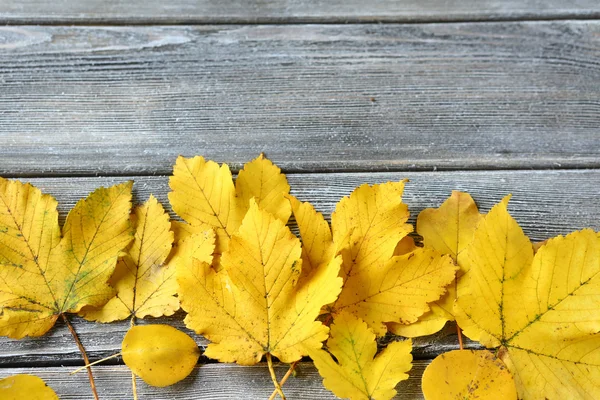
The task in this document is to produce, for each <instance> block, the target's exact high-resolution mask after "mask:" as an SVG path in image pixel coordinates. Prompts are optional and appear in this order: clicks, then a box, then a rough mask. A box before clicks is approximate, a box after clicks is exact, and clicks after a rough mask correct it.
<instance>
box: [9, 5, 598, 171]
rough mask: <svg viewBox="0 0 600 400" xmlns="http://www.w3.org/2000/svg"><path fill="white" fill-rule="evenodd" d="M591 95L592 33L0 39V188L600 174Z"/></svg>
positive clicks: (291, 28) (15, 30)
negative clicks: (43, 180)
mask: <svg viewBox="0 0 600 400" xmlns="http://www.w3.org/2000/svg"><path fill="white" fill-rule="evenodd" d="M44 3H46V2H44ZM47 3H48V4H63V3H64V2H57V3H55V2H47ZM163 3H164V4H167V3H168V2H166V3H165V2H163ZM363 3H365V4H366V3H368V2H363ZM421 3H423V2H421ZM467 3H469V2H467ZM535 3H536V4H539V3H540V2H535ZM2 4H3V7H7V4H11V2H9V3H6V2H2ZM12 4H17V3H12ZM19 4H23V3H22V2H19ZM30 4H38V3H37V2H30ZM39 4H41V3H39ZM73 4H75V3H73ZM118 4H123V5H125V4H131V5H132V7H133V6H134V4H135V3H130V2H118ZM286 4H287V3H286ZM323 4H325V3H323ZM398 4H400V2H399V3H398ZM548 4H549V3H548ZM581 4H584V3H581ZM15 7H16V6H15ZM136 7H138V6H137V5H136ZM49 18H50V17H49ZM598 82H600V22H599V21H566V22H565V21H560V22H559V21H556V22H514V23H459V24H416V25H397V24H382V25H369V24H366V25H361V24H358V25H259V26H252V25H249V26H220V25H218V26H195V27H191V26H170V27H166V26H155V27H89V26H87V27H39V26H20V27H1V28H0V132H1V135H2V146H1V147H0V160H1V162H0V175H4V176H6V175H10V176H40V175H95V174H102V175H126V174H132V175H135V174H142V175H143V174H166V173H169V171H170V170H171V165H172V163H173V161H174V159H175V157H176V156H177V155H178V154H184V155H193V154H204V155H206V156H208V157H210V158H212V159H216V160H219V161H228V162H231V163H233V165H234V167H238V166H239V165H240V164H241V163H243V162H245V161H247V160H249V159H251V158H253V157H254V156H255V155H256V154H258V153H259V152H260V151H264V152H266V153H267V154H268V156H269V157H270V158H271V159H272V160H273V161H275V162H276V163H278V164H279V165H280V166H281V167H283V169H284V170H286V171H312V172H315V171H385V170H423V169H436V168H437V169H485V168H492V169H499V168H502V169H504V168H573V167H600V145H599V142H600V140H599V137H598V126H600V101H599V99H600V85H599V84H598Z"/></svg>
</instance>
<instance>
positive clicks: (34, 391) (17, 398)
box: [0, 374, 58, 400]
mask: <svg viewBox="0 0 600 400" xmlns="http://www.w3.org/2000/svg"><path fill="white" fill-rule="evenodd" d="M0 399H2V400H25V399H27V400H58V396H57V395H56V393H55V392H54V390H52V389H51V388H50V387H49V386H48V385H46V382H44V381H43V380H42V379H41V378H38V377H37V376H35V375H26V374H18V375H12V376H9V377H7V378H4V379H0Z"/></svg>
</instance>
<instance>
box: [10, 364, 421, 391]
mask: <svg viewBox="0 0 600 400" xmlns="http://www.w3.org/2000/svg"><path fill="white" fill-rule="evenodd" d="M428 363H429V362H428V361H415V362H414V363H413V368H412V370H411V371H410V372H409V379H408V380H406V381H402V382H400V383H399V384H398V386H397V387H396V390H397V391H398V395H397V396H396V397H395V398H396V399H403V400H413V399H415V400H416V399H422V398H423V395H422V393H421V375H422V374H423V370H424V369H425V367H426V366H427V365H428ZM93 368H94V378H95V381H96V385H97V387H98V395H99V396H100V398H101V399H131V398H133V396H132V390H131V373H130V372H129V370H128V369H127V367H125V366H95V367H93ZM287 368H288V367H287V365H282V364H279V365H276V367H275V372H276V374H277V376H278V377H282V376H283V375H284V374H285V372H286V371H287ZM73 369H74V368H60V367H53V368H12V369H0V378H4V377H6V376H9V375H13V374H18V373H21V374H34V375H37V376H39V377H41V378H42V379H44V380H45V381H46V383H47V384H48V385H49V386H50V387H52V388H53V389H54V390H55V391H56V393H57V394H58V395H59V397H60V399H61V400H68V399H88V398H91V391H90V388H89V383H88V378H87V375H86V374H85V372H80V373H79V375H76V376H73V375H69V372H71V371H72V370H73ZM137 382H138V383H137V388H138V395H139V398H140V399H144V400H150V399H156V400H164V399H177V400H185V399H189V400H192V399H194V400H198V399H207V400H208V399H210V400H215V399H266V398H268V397H269V395H270V394H271V393H272V392H273V382H272V381H271V378H270V376H269V371H268V369H267V366H266V365H265V364H258V365H256V366H251V367H250V366H238V365H235V364H207V365H200V366H198V367H197V368H196V369H195V370H194V371H193V372H192V374H191V375H190V376H188V377H187V378H186V379H184V380H183V381H181V382H179V383H176V384H175V385H173V386H169V387H166V388H156V387H151V386H148V385H146V384H145V383H144V382H143V381H141V379H139V378H138V380H137ZM283 389H284V392H285V394H286V396H287V397H288V398H289V399H290V400H292V399H310V400H313V399H314V400H320V399H336V397H335V396H334V395H333V394H332V393H331V392H329V391H328V390H326V389H325V388H324V387H323V380H322V378H321V377H320V376H319V373H318V372H317V370H316V369H315V367H314V366H313V365H312V364H311V363H301V364H299V368H298V374H297V376H296V377H291V378H290V379H289V380H288V381H287V382H286V384H285V385H284V386H283Z"/></svg>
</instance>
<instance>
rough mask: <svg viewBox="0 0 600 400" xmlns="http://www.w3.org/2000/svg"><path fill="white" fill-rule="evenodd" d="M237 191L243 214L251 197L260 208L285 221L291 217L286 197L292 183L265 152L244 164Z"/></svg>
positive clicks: (237, 182)
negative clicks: (289, 183) (267, 157)
mask: <svg viewBox="0 0 600 400" xmlns="http://www.w3.org/2000/svg"><path fill="white" fill-rule="evenodd" d="M235 192H236V195H237V198H238V200H239V201H240V206H239V207H240V210H241V215H242V216H243V215H245V214H246V212H247V211H248V208H249V207H250V199H255V200H256V202H257V203H258V205H259V206H260V208H262V209H263V210H265V211H266V212H268V213H270V214H272V215H273V216H275V217H276V218H278V219H280V220H281V221H282V222H283V223H286V222H287V221H288V219H289V218H290V215H291V213H292V211H291V209H290V203H289V202H288V201H287V200H286V198H285V197H284V196H285V195H286V194H288V193H289V192H290V185H288V182H287V179H286V177H285V175H283V174H282V173H281V169H279V167H277V166H276V165H274V164H273V163H272V162H271V161H269V160H268V159H266V158H265V156H264V155H263V154H261V155H260V156H258V157H257V158H255V159H254V160H252V161H250V162H249V163H246V164H245V165H244V169H243V170H241V171H240V173H239V174H238V177H237V179H236V180H235Z"/></svg>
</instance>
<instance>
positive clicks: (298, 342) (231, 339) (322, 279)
mask: <svg viewBox="0 0 600 400" xmlns="http://www.w3.org/2000/svg"><path fill="white" fill-rule="evenodd" d="M213 246H214V236H212V234H211V233H210V231H206V232H202V233H200V234H197V235H195V236H191V237H189V238H188V239H186V240H185V241H184V242H183V244H182V249H181V252H180V254H179V255H178V257H177V259H176V265H177V280H178V283H179V287H180V288H179V295H180V300H181V305H182V308H183V309H184V310H186V311H187V312H188V315H187V317H186V319H185V323H186V325H187V326H188V327H189V328H191V329H194V330H195V331H196V332H197V333H199V334H202V335H204V336H205V337H206V338H208V339H209V340H210V341H211V342H212V343H211V344H209V345H208V347H207V349H206V352H205V354H206V355H207V356H208V357H211V358H215V359H218V360H220V361H223V362H237V363H239V364H244V365H252V364H256V363H257V362H259V361H260V359H261V357H262V356H263V355H265V354H266V355H268V356H270V355H273V356H276V357H278V358H279V359H280V360H281V361H283V362H288V363H289V362H293V361H296V360H298V359H300V358H301V357H302V356H303V355H306V350H305V349H306V348H320V347H321V342H322V341H323V340H325V339H326V338H327V333H328V328H327V327H326V326H324V325H323V324H322V323H321V322H318V321H315V319H316V317H317V316H318V315H319V310H320V309H321V307H322V306H323V305H325V304H327V303H330V302H332V301H334V300H335V298H336V296H337V294H338V293H339V290H340V287H341V280H340V279H339V278H338V277H337V275H338V271H339V261H338V262H337V263H335V262H332V263H328V264H326V265H325V266H324V267H323V268H319V269H317V270H316V271H314V272H313V273H312V274H311V276H310V278H307V279H304V280H303V281H302V282H298V280H299V278H300V275H301V270H302V260H301V247H300V241H299V240H298V239H297V238H296V237H295V236H294V235H293V234H292V233H291V232H290V230H289V228H287V227H286V226H285V224H284V223H283V222H282V221H281V220H280V219H278V218H276V217H274V216H273V215H271V214H269V213H268V212H266V211H264V210H261V209H260V208H259V207H258V205H257V203H256V201H255V200H251V201H250V209H249V211H248V213H247V214H246V216H245V217H244V220H243V222H242V225H241V226H240V228H239V231H238V232H237V233H234V234H233V235H232V237H231V241H230V243H229V248H228V250H227V251H226V252H225V253H224V254H223V256H222V258H221V262H222V264H223V268H222V269H221V270H220V271H216V270H215V269H214V268H212V267H211V265H210V264H211V262H212V260H211V259H212V248H213ZM338 260H339V258H338Z"/></svg>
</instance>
